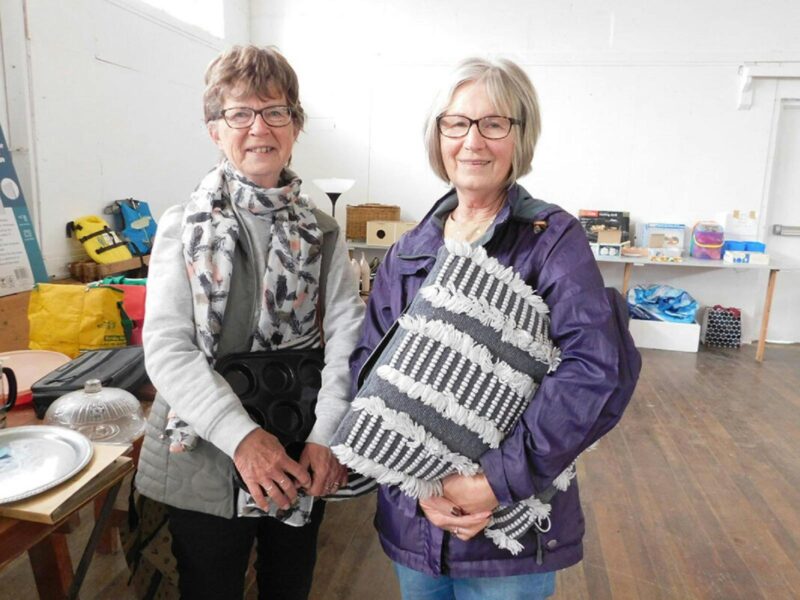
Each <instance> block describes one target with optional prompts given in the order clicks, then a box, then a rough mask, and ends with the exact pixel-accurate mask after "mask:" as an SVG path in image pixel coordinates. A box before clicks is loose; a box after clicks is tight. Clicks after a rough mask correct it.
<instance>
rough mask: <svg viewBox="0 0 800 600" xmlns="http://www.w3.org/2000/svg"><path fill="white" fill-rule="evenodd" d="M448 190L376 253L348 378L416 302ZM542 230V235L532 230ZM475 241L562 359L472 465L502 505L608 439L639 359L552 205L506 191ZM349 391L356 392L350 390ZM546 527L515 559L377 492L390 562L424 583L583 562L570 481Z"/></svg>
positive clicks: (388, 491) (579, 516)
mask: <svg viewBox="0 0 800 600" xmlns="http://www.w3.org/2000/svg"><path fill="white" fill-rule="evenodd" d="M456 204H457V198H456V194H455V191H454V190H451V191H450V192H449V193H448V194H446V195H445V196H444V197H442V198H441V199H440V200H439V201H438V202H436V204H435V205H434V206H433V208H432V209H431V211H430V212H429V213H428V214H427V215H426V216H425V218H424V219H423V220H422V221H421V222H420V224H419V225H418V226H417V227H416V228H414V229H413V230H412V231H410V232H408V233H407V234H406V235H404V236H403V237H402V238H401V239H400V240H399V241H398V242H397V243H396V244H395V245H394V246H392V248H391V249H390V250H389V252H388V253H387V255H386V257H385V259H384V261H383V263H382V264H381V267H380V269H379V270H378V274H377V276H376V278H375V285H374V287H373V290H372V293H371V294H370V298H369V303H368V305H367V314H366V318H365V321H364V326H363V328H362V332H361V338H360V340H359V343H358V345H357V346H356V349H355V351H354V352H353V354H352V356H351V359H350V366H351V370H352V372H353V382H354V384H353V385H354V386H356V387H357V380H358V378H357V374H358V372H359V371H360V369H361V366H362V365H363V363H364V362H365V361H366V359H367V358H368V356H369V354H370V353H371V352H372V350H373V349H374V348H375V347H376V346H377V345H378V343H379V342H380V340H381V338H382V337H383V335H384V334H385V332H386V331H387V330H388V329H389V328H390V327H391V325H392V323H394V321H395V320H396V319H397V317H398V316H400V314H401V313H402V312H403V310H404V309H405V307H406V306H408V304H410V302H411V300H412V299H413V298H414V296H415V295H416V293H417V291H418V290H419V288H420V287H421V285H422V283H423V281H424V279H425V277H426V276H427V274H428V271H429V270H430V268H431V267H432V265H433V263H434V260H435V255H436V252H437V250H438V249H439V248H440V247H441V245H442V244H443V239H442V227H443V225H442V224H443V218H445V217H446V216H447V214H448V213H449V212H450V211H451V210H452V209H453V208H454V207H455V206H456ZM534 221H537V222H540V221H544V222H546V228H542V226H541V225H538V224H537V225H534ZM479 243H482V244H483V245H484V247H485V248H486V250H487V252H488V254H489V255H490V256H493V257H494V258H496V259H497V260H498V261H499V262H501V263H503V264H505V265H511V266H513V267H514V269H515V270H516V271H517V272H518V273H519V275H520V277H522V279H524V280H525V281H526V282H527V283H528V284H529V285H530V286H531V287H533V288H534V289H536V290H537V292H538V293H539V294H540V295H541V296H542V298H543V299H544V300H545V302H546V303H547V305H548V306H549V307H550V311H551V319H552V321H551V335H552V337H553V339H554V341H555V342H556V343H557V344H558V346H559V347H560V348H561V351H562V362H561V365H560V366H559V368H558V370H557V371H555V373H553V374H551V375H549V376H547V377H545V379H544V380H543V381H542V384H541V385H540V386H539V389H538V390H537V392H536V395H535V397H534V399H533V401H532V402H531V404H530V406H529V407H528V409H527V410H526V411H525V412H524V413H523V416H522V418H521V419H520V421H519V423H518V424H517V426H516V427H515V428H514V430H513V431H512V433H511V434H509V435H508V437H506V439H505V440H503V442H502V443H501V445H500V447H499V448H497V449H495V450H490V451H488V452H486V453H485V454H484V455H483V456H482V457H481V459H480V462H481V466H482V467H483V469H484V471H485V473H486V476H487V478H488V480H489V484H490V485H491V487H492V489H493V490H494V493H495V495H496V496H497V499H498V500H499V501H500V503H501V504H510V503H513V502H515V501H518V500H523V499H525V498H528V497H530V496H531V495H533V494H534V493H539V492H542V491H544V490H545V489H547V488H548V486H550V484H551V483H552V481H553V479H554V478H555V477H556V476H558V475H559V474H560V473H561V472H562V471H563V470H564V469H565V468H567V467H568V466H569V465H570V464H571V463H572V461H573V460H575V458H576V457H577V456H578V454H580V453H581V452H582V451H583V450H585V449H586V447H587V446H589V445H590V444H592V443H593V442H595V441H596V440H597V439H598V438H600V436H602V435H603V434H605V433H606V432H607V431H609V430H610V429H611V428H612V427H613V426H614V425H615V424H616V423H617V421H619V419H620V417H621V416H622V412H623V410H624V409H625V406H626V405H627V404H628V401H629V400H630V398H631V395H632V394H633V389H634V387H635V385H636V379H637V378H638V376H639V369H640V367H641V360H640V357H639V353H638V352H637V350H636V348H635V347H634V345H633V341H632V339H631V337H630V335H629V334H628V329H627V310H626V308H625V305H624V301H623V300H622V298H621V296H620V295H619V294H618V293H617V292H615V291H609V290H606V289H605V288H604V285H603V279H602V277H601V275H600V271H599V270H598V268H597V263H596V262H595V259H594V257H593V256H592V252H591V249H590V248H589V244H588V242H587V239H586V235H585V234H584V232H583V230H582V229H581V226H580V224H579V223H578V221H577V220H576V219H575V218H574V217H572V216H571V215H569V214H568V213H566V212H565V211H564V210H562V209H561V208H559V207H557V206H554V205H550V204H546V203H544V202H542V201H540V200H535V199H533V198H532V197H531V196H530V195H529V194H528V192H527V191H525V189H524V188H522V187H521V186H519V185H516V184H515V185H512V186H511V188H510V190H509V194H508V201H507V202H506V204H505V205H504V206H503V208H502V209H501V210H500V213H499V214H498V216H497V218H496V219H495V223H494V225H493V226H492V227H491V228H490V229H489V230H488V231H487V232H486V234H485V235H484V236H483V238H482V239H481V240H479ZM354 391H355V390H354ZM551 505H552V512H551V521H552V527H551V529H550V531H548V532H547V533H544V534H537V532H536V531H535V530H534V529H531V530H530V531H529V532H528V533H527V534H526V536H525V537H524V538H522V539H521V540H520V541H521V542H522V543H523V545H524V546H525V549H524V550H523V551H522V553H520V554H519V555H517V556H512V555H511V554H510V553H509V552H508V551H506V550H502V549H500V548H498V547H497V546H495V545H494V543H493V542H492V541H491V540H489V539H488V538H486V537H485V536H483V535H478V536H476V537H475V538H473V539H472V540H470V541H468V542H462V541H461V540H459V539H457V538H455V537H452V536H450V535H449V534H448V533H446V532H444V531H442V530H441V529H438V528H437V527H434V526H433V525H432V524H431V523H430V522H429V521H428V520H427V519H426V518H425V517H424V515H423V514H422V511H421V510H419V508H418V506H417V502H416V500H414V499H412V498H410V497H409V496H406V495H405V494H403V493H402V492H401V491H400V490H399V489H398V488H397V487H395V486H381V488H380V491H379V493H378V510H377V515H376V517H375V526H376V528H377V529H378V533H379V535H380V540H381V544H382V545H383V548H384V550H385V551H386V553H387V554H388V556H389V558H391V559H392V560H394V561H396V562H398V563H400V564H402V565H405V566H407V567H409V568H412V569H416V570H418V571H422V572H425V573H428V574H431V575H437V574H439V573H447V574H449V575H451V576H453V577H491V576H503V575H518V574H522V573H534V572H542V571H554V570H556V569H563V568H565V567H568V566H570V565H573V564H575V563H576V562H578V561H580V560H581V558H582V556H583V546H582V542H581V540H582V538H583V533H584V518H583V512H582V511H581V506H580V499H579V496H578V485H577V481H573V482H572V485H570V487H569V488H568V489H567V491H566V492H558V493H557V494H556V495H555V496H554V497H553V499H552V500H551Z"/></svg>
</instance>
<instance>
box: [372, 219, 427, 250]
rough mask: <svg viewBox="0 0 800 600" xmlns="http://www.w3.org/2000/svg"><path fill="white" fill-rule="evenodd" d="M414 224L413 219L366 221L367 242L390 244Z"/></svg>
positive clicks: (379, 244)
mask: <svg viewBox="0 0 800 600" xmlns="http://www.w3.org/2000/svg"><path fill="white" fill-rule="evenodd" d="M416 225H417V223H416V222H415V221H367V244H370V245H372V246H387V247H388V246H391V245H392V244H394V243H395V242H396V241H397V240H399V239H400V236H401V235H403V234H404V233H405V232H406V231H408V230H409V229H413V228H414V227H416Z"/></svg>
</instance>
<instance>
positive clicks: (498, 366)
mask: <svg viewBox="0 0 800 600" xmlns="http://www.w3.org/2000/svg"><path fill="white" fill-rule="evenodd" d="M398 322H399V323H400V326H401V327H402V328H403V329H405V330H407V331H410V332H412V333H417V334H419V335H423V336H425V337H427V338H430V339H432V340H435V341H437V342H439V343H440V344H442V345H444V346H447V347H448V348H450V349H451V350H454V351H456V352H458V353H459V354H461V355H462V356H464V357H466V358H467V359H468V360H471V361H472V362H474V363H475V364H476V365H478V366H479V367H480V368H481V369H482V370H483V372H484V373H493V374H494V375H495V377H497V379H499V380H500V381H501V382H502V383H504V384H506V385H507V386H508V387H510V388H511V389H512V390H514V392H515V393H516V394H517V395H519V396H520V397H521V398H529V397H530V396H531V395H532V394H533V391H534V390H535V389H536V382H535V381H534V380H533V379H532V378H531V377H529V376H528V375H526V374H525V373H522V372H521V371H517V370H516V369H514V368H513V367H511V366H510V365H509V364H508V363H506V362H504V361H502V360H498V361H497V362H495V361H494V360H493V358H492V353H491V352H490V351H489V350H488V348H486V346H483V345H481V344H479V343H477V342H476V341H475V340H474V339H472V337H470V336H469V335H467V334H465V333H462V332H460V331H458V330H457V329H456V328H455V327H453V326H452V325H450V324H449V323H445V322H444V321H439V320H437V319H432V320H428V319H425V318H424V317H412V316H407V315H406V316H403V317H400V318H399V319H398Z"/></svg>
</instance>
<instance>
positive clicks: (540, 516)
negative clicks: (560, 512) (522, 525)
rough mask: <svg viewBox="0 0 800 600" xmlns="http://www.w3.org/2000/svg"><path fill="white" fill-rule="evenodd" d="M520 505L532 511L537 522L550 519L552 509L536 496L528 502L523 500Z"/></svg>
mask: <svg viewBox="0 0 800 600" xmlns="http://www.w3.org/2000/svg"><path fill="white" fill-rule="evenodd" d="M520 504H524V505H525V506H527V507H528V508H529V509H530V510H531V513H532V514H533V518H534V519H535V520H536V521H537V522H540V521H543V520H544V519H548V518H549V517H550V510H551V509H552V507H551V506H550V505H549V504H547V503H546V502H542V501H541V500H539V499H538V498H536V497H535V496H532V497H530V498H528V499H526V500H521V501H520Z"/></svg>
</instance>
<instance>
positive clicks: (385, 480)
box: [331, 444, 442, 499]
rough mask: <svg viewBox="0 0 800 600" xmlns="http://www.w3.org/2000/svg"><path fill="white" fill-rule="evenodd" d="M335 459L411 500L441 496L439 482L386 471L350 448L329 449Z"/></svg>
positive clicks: (343, 446) (342, 446) (337, 447)
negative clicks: (398, 488)
mask: <svg viewBox="0 0 800 600" xmlns="http://www.w3.org/2000/svg"><path fill="white" fill-rule="evenodd" d="M331 452H333V453H334V455H335V456H336V458H338V459H339V462H341V463H342V464H344V465H347V466H348V467H350V468H351V469H353V470H354V471H356V472H357V473H361V474H362V475H366V476H367V477H372V478H373V479H374V480H375V481H377V482H378V483H380V484H383V485H396V486H399V487H400V489H401V490H403V492H405V493H406V494H408V495H409V496H411V497H413V498H422V499H424V498H430V497H431V496H441V495H442V482H441V481H424V480H422V479H417V478H416V477H411V476H409V475H405V474H404V473H399V472H397V471H392V470H391V469H387V468H386V467H384V466H383V465H380V464H378V463H376V462H375V461H374V460H371V459H369V458H366V457H364V456H360V455H358V454H356V453H355V452H354V451H353V449H352V448H349V447H347V446H345V445H344V444H339V445H336V446H333V447H332V448H331Z"/></svg>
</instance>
